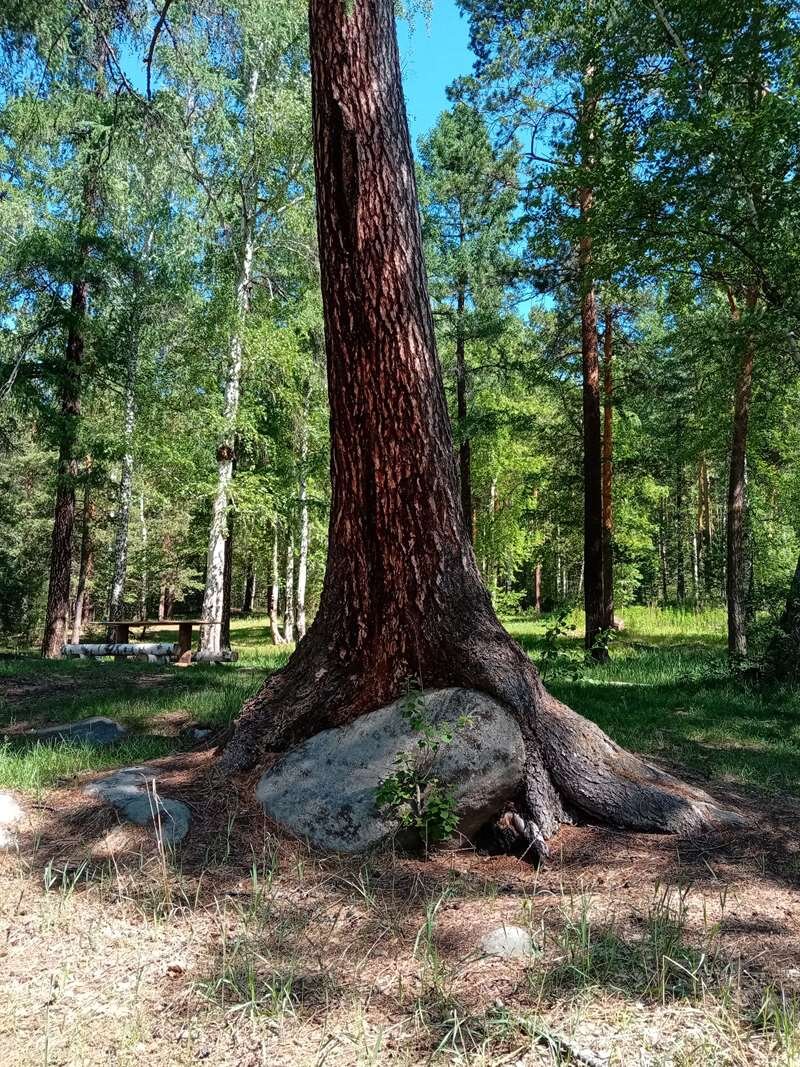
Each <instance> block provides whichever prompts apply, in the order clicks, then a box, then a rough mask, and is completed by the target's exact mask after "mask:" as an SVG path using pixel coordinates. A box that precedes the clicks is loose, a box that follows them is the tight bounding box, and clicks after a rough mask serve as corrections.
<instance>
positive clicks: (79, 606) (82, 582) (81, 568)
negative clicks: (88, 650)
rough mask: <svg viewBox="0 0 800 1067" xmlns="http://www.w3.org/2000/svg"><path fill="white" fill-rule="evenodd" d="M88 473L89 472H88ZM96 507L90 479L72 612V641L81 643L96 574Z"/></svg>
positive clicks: (84, 507) (86, 489)
mask: <svg viewBox="0 0 800 1067" xmlns="http://www.w3.org/2000/svg"><path fill="white" fill-rule="evenodd" d="M87 473H88V472H87ZM94 515H95V508H94V505H93V504H92V490H91V485H90V483H89V481H88V477H87V482H86V487H85V489H84V491H83V518H82V522H81V556H80V563H79V564H78V584H77V587H76V589H75V610H74V611H73V613H72V643H73V644H75V645H77V644H80V640H81V629H82V628H83V622H84V617H85V616H86V615H88V611H87V610H86V609H87V608H88V606H89V586H90V584H91V581H92V577H93V575H94V531H93V529H92V526H93V523H94Z"/></svg>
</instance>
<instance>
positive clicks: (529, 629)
mask: <svg viewBox="0 0 800 1067" xmlns="http://www.w3.org/2000/svg"><path fill="white" fill-rule="evenodd" d="M624 618H625V630H624V631H623V632H622V633H621V634H620V635H619V636H618V637H617V638H616V640H615V641H614V642H613V644H612V646H611V657H610V661H609V662H608V663H607V664H605V665H598V664H595V663H592V664H590V665H588V666H587V665H586V664H585V661H584V656H583V649H582V636H581V632H580V628H579V627H580V616H579V615H578V613H575V615H574V618H573V624H574V625H575V626H576V629H575V631H574V632H571V633H568V634H566V635H565V636H563V637H562V638H560V639H559V642H558V645H559V651H560V653H561V657H560V661H559V662H560V665H561V669H560V671H559V672H557V673H555V674H552V675H551V676H550V677H549V678H548V685H549V687H550V688H551V689H552V690H553V691H554V692H555V694H556V695H557V696H558V697H559V698H560V699H562V700H564V701H565V702H566V703H567V704H569V705H570V706H571V707H573V708H575V710H576V711H579V712H580V713H581V714H583V715H585V716H587V717H588V718H590V719H593V720H594V721H595V722H597V723H598V724H599V725H600V726H602V728H603V729H604V730H606V731H607V732H608V733H609V734H610V735H611V736H612V737H613V738H614V739H615V740H616V741H618V742H619V743H620V744H622V745H625V746H626V747H629V748H632V749H635V750H636V751H638V752H642V753H644V754H646V755H651V756H655V757H660V758H663V759H665V760H668V761H673V762H675V763H681V764H685V765H686V766H689V767H691V768H693V769H694V770H696V771H698V772H700V773H701V774H704V775H707V776H708V777H710V778H715V779H718V780H724V781H728V782H732V783H742V784H751V785H757V786H760V787H762V788H765V789H768V790H771V791H773V792H784V791H788V792H797V791H798V783H800V687H797V686H794V687H790V686H770V685H757V684H753V683H748V682H746V681H743V680H742V678H741V677H739V676H736V675H733V674H731V673H730V672H729V670H728V667H727V662H726V656H725V619H724V613H723V612H722V611H721V610H719V609H709V610H705V611H702V612H697V613H695V612H692V611H678V610H676V609H673V610H660V609H656V608H649V607H629V608H627V609H626V610H625V612H624ZM549 625H552V620H550V619H548V618H542V619H536V620H532V619H530V618H528V619H514V620H509V621H508V622H507V626H508V629H509V630H510V632H511V633H512V634H513V635H514V637H515V638H516V639H517V640H518V641H519V642H520V643H521V644H522V645H523V647H524V648H525V649H526V650H527V651H528V653H529V654H530V655H531V656H532V658H533V659H534V660H540V659H541V656H542V653H543V651H544V648H545V636H544V635H545V631H546V629H547V628H548V626H549ZM170 634H171V631H163V632H158V631H156V632H154V633H152V634H151V635H149V636H150V637H151V638H152V639H161V638H162V637H163V639H165V640H168V639H170ZM172 636H174V635H172ZM233 644H234V646H235V647H236V648H237V650H238V651H239V653H240V658H239V660H238V662H237V663H236V664H234V665H223V666H203V665H195V666H193V667H191V668H187V669H185V670H180V669H176V668H173V667H168V668H164V667H161V666H157V665H149V664H138V663H133V662H130V661H126V662H120V663H117V662H113V661H108V660H105V661H93V660H66V661H44V660H41V659H39V658H38V657H36V656H22V657H19V658H9V659H3V660H0V725H10V724H13V723H14V722H16V721H19V720H25V721H27V720H37V721H48V722H50V721H53V722H69V721H73V720H75V719H81V718H87V717H89V716H93V715H105V716H108V717H109V718H113V719H116V720H117V721H119V722H122V723H123V724H125V725H126V726H128V727H129V728H130V730H131V735H130V737H129V738H127V739H126V740H125V741H124V742H123V743H121V744H118V745H115V746H111V747H109V748H104V749H92V748H91V747H89V746H75V745H70V744H62V745H48V746H42V745H33V746H30V745H25V744H24V743H20V742H18V741H6V742H4V743H2V744H0V788H11V787H18V788H22V789H40V788H43V787H46V786H48V785H50V784H52V783H54V782H56V781H58V780H60V779H63V778H66V777H69V776H71V775H74V774H77V773H79V772H82V771H89V770H99V769H102V768H104V767H114V766H122V765H125V764H128V763H136V762H141V761H143V760H147V759H152V758H154V757H157V756H162V755H165V754H166V753H167V752H169V751H173V750H174V749H175V747H176V742H175V738H174V737H172V738H171V737H167V736H163V731H161V732H159V726H158V724H159V722H160V721H161V720H163V719H165V718H168V717H169V716H170V715H173V716H174V715H176V714H180V715H182V716H183V717H184V718H185V719H186V721H191V722H192V723H195V724H197V725H199V726H201V727H217V726H222V725H225V724H226V723H228V722H230V721H231V720H232V719H233V718H234V717H235V716H236V714H237V713H238V711H239V708H240V707H241V706H242V704H243V702H244V701H245V700H246V699H247V698H248V697H249V696H250V695H252V693H254V692H255V691H256V690H257V689H258V687H259V685H260V684H261V682H262V681H263V679H264V678H265V677H266V676H267V674H268V673H269V672H271V671H273V670H275V669H277V668H278V667H280V666H281V665H282V664H283V663H285V662H286V659H287V658H288V655H289V652H290V649H285V648H278V649H276V648H275V647H274V646H272V645H271V644H270V643H269V630H268V627H267V626H266V625H265V623H264V620H261V619H251V620H241V619H239V620H235V621H234V623H233ZM565 665H566V668H567V669H564V668H565ZM4 691H5V692H6V693H7V694H8V693H11V695H6V696H5V697H3V695H2V694H3V692H4Z"/></svg>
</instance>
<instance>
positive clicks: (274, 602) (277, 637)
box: [269, 519, 285, 645]
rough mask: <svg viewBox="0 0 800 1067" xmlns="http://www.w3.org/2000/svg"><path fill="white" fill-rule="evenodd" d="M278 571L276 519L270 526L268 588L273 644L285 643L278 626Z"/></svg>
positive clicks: (279, 587)
mask: <svg viewBox="0 0 800 1067" xmlns="http://www.w3.org/2000/svg"><path fill="white" fill-rule="evenodd" d="M280 592H281V585H280V572H279V570H278V520H277V519H276V520H275V523H274V525H273V527H272V584H271V585H270V589H269V627H270V630H271V632H272V643H273V645H282V644H285V642H284V639H283V636H282V635H281V631H280V628H279V626H278V601H279V598H280Z"/></svg>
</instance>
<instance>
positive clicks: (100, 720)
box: [26, 715, 128, 745]
mask: <svg viewBox="0 0 800 1067" xmlns="http://www.w3.org/2000/svg"><path fill="white" fill-rule="evenodd" d="M127 733H128V731H127V729H126V728H125V727H124V726H122V725H121V724H120V723H118V722H115V721H114V719H108V718H106V717H105V716H104V715H95V716H94V717H93V718H91V719H81V720H80V721H79V722H67V723H63V724H59V725H58V726H44V727H42V729H41V730H31V731H30V732H29V733H27V734H26V736H27V737H32V738H34V739H35V740H36V741H42V742H45V743H46V742H48V741H75V742H77V743H80V744H86V745H113V744H114V742H115V741H121V740H122V738H123V737H125V736H126V735H127Z"/></svg>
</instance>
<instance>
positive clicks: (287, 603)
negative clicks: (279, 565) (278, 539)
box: [283, 528, 295, 643]
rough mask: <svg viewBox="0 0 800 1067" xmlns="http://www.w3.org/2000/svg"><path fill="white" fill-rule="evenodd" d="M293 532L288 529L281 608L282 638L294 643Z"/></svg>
mask: <svg viewBox="0 0 800 1067" xmlns="http://www.w3.org/2000/svg"><path fill="white" fill-rule="evenodd" d="M294 624H295V618H294V531H293V530H292V529H291V528H290V529H289V534H288V536H287V538H286V596H285V598H284V606H283V636H284V639H285V640H286V641H288V642H290V643H291V642H292V641H294Z"/></svg>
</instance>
